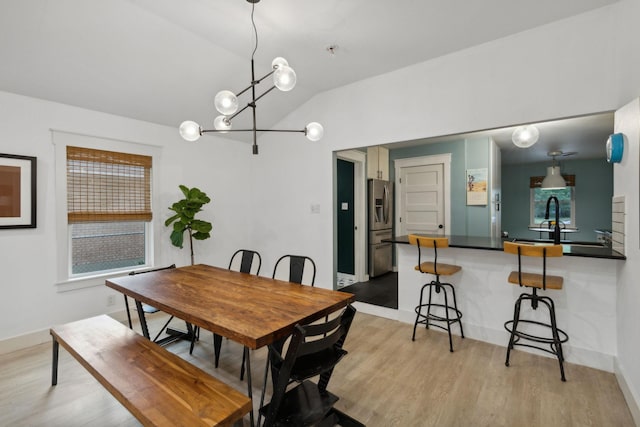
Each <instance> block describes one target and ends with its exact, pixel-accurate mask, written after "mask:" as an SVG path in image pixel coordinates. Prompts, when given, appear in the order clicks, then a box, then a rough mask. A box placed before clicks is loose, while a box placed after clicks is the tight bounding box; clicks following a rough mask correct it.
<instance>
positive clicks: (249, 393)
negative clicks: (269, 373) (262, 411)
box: [244, 347, 255, 427]
mask: <svg viewBox="0 0 640 427" xmlns="http://www.w3.org/2000/svg"><path fill="white" fill-rule="evenodd" d="M244 356H245V357H244V359H245V361H246V363H247V388H248V393H247V394H248V396H249V399H250V400H251V412H249V418H250V420H251V427H254V426H255V424H254V422H253V390H252V388H251V358H250V357H249V347H245V348H244Z"/></svg>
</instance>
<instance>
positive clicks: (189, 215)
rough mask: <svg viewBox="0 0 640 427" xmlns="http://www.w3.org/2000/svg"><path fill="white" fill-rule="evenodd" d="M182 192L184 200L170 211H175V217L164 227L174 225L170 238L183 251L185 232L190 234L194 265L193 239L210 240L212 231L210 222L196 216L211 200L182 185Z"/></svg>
mask: <svg viewBox="0 0 640 427" xmlns="http://www.w3.org/2000/svg"><path fill="white" fill-rule="evenodd" d="M180 190H181V191H182V193H183V194H184V199H182V200H179V201H177V202H176V203H174V204H173V205H171V207H170V208H169V209H170V210H172V211H174V212H175V215H173V216H172V217H171V218H169V219H167V220H166V221H165V222H164V225H165V226H167V227H169V226H170V225H171V224H173V231H172V232H171V236H170V238H171V243H172V244H173V246H176V247H179V248H180V249H182V247H183V243H184V232H185V231H188V232H189V247H190V249H191V265H193V264H194V259H193V239H196V240H205V239H208V238H209V237H211V229H212V225H211V223H210V222H208V221H203V220H200V219H196V214H197V213H198V212H200V211H202V206H204V205H206V204H207V203H209V202H210V201H211V199H210V198H209V197H208V196H207V194H206V193H204V192H202V191H200V189H198V188H196V187H193V188H187V187H186V186H184V185H180Z"/></svg>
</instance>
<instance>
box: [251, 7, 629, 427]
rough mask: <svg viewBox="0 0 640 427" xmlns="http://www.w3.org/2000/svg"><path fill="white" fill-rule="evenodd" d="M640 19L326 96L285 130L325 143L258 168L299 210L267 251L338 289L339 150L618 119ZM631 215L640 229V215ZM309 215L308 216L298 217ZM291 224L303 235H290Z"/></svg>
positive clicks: (265, 184) (512, 43)
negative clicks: (310, 131) (572, 120)
mask: <svg viewBox="0 0 640 427" xmlns="http://www.w3.org/2000/svg"><path fill="white" fill-rule="evenodd" d="M638 16H640V1H638V0H622V1H620V2H619V3H616V4H615V5H612V6H609V7H605V8H601V9H598V10H595V11H592V12H589V13H586V14H583V15H580V16H577V17H573V18H570V19H566V20H564V21H560V22H557V23H553V24H550V25H546V26H543V27H540V28H536V29H533V30H530V31H526V32H523V33H520V34H516V35H514V36H511V37H507V38H504V39H502V40H498V41H495V42H491V43H487V44H484V45H481V46H478V47H475V48H472V49H468V50H465V51H461V52H457V53H454V54H451V55H448V56H445V57H441V58H439V59H436V60H432V61H429V62H425V63H421V64H417V65H414V66H411V67H407V68H405V69H402V70H398V71H395V72H393V73H389V74H386V75H381V76H377V77H374V78H371V79H368V80H365V81H361V82H357V83H354V84H352V85H349V86H346V87H342V88H339V89H336V90H333V91H329V92H325V93H323V94H321V95H319V96H316V97H315V98H313V99H312V100H310V101H309V102H308V103H307V104H305V105H303V106H302V107H301V108H299V109H298V110H297V111H295V112H294V113H293V114H291V115H290V116H288V117H287V118H286V119H285V120H283V122H282V123H280V124H279V126H278V127H280V126H286V125H288V126H295V125H296V124H300V123H307V122H308V121H310V120H312V119H313V120H316V121H319V122H321V123H322V124H323V125H324V126H325V137H324V139H323V140H322V141H321V142H319V143H308V142H305V141H295V142H293V141H291V140H289V139H287V140H286V141H282V140H280V141H278V138H279V137H277V136H276V135H267V136H265V137H263V138H262V146H263V147H265V148H264V150H263V153H264V157H263V158H262V159H261V160H267V159H268V160H269V163H268V164H267V163H265V164H264V165H259V168H258V167H257V166H258V165H256V167H255V168H254V170H256V171H257V170H259V175H260V179H259V180H255V181H254V189H253V194H255V195H260V194H266V193H267V192H269V190H270V186H271V185H272V184H274V183H276V184H284V183H285V180H287V181H286V185H287V188H288V191H286V192H285V193H284V194H282V195H275V196H274V197H273V198H271V200H272V203H273V204H275V205H281V206H289V203H290V202H291V196H290V194H291V193H293V194H295V195H296V200H295V203H296V209H294V210H293V211H292V212H291V215H289V214H288V213H283V212H282V211H281V210H275V211H274V212H273V213H272V215H273V216H269V215H261V217H260V218H258V219H254V224H256V226H257V227H259V228H264V227H266V226H267V225H270V226H272V227H271V230H270V233H271V236H277V237H276V238H275V239H269V242H268V243H267V242H266V241H264V240H262V238H263V237H265V236H260V235H259V234H256V236H259V237H258V240H256V241H255V242H256V244H258V245H265V248H267V247H268V249H269V250H271V251H274V252H276V253H277V252H282V251H286V250H287V249H288V248H301V250H305V249H306V251H307V253H310V254H312V256H314V257H315V260H316V263H317V264H318V268H319V280H317V281H316V283H317V285H316V286H324V287H330V286H331V285H332V283H333V277H332V276H333V271H334V265H333V263H334V261H333V255H332V251H333V236H334V228H333V227H334V226H333V223H332V209H333V187H332V186H333V185H334V184H333V182H334V176H333V172H332V171H333V165H332V163H333V158H332V152H333V151H334V150H345V149H350V148H354V147H362V146H368V145H376V144H382V143H390V142H395V141H403V140H411V139H417V138H427V137H432V136H438V135H445V134H456V133H461V132H466V131H474V130H478V129H486V128H493V127H502V126H509V125H514V124H518V123H525V122H531V121H543V120H547V119H554V118H561V117H570V116H575V115H581V114H588V113H593V112H601V111H610V110H616V109H618V108H619V107H620V106H622V105H624V104H626V103H627V102H629V101H630V100H632V99H634V98H635V97H637V96H638V95H639V94H640V49H638V40H640V26H638V25H637V22H636V21H637V17H638ZM381 60H384V55H382V56H381ZM299 78H304V76H299ZM603 144H604V142H603ZM267 145H268V146H269V148H268V149H267ZM261 155H262V154H261ZM637 158H638V157H637V155H636V156H635V157H634V159H635V160H636V161H637ZM284 159H286V160H284ZM629 169H630V170H629V171H627V172H623V173H622V175H617V176H616V181H618V180H625V179H631V180H632V181H633V182H635V183H636V184H634V185H637V182H638V172H637V169H638V166H637V164H634V165H632V166H630V168H629ZM636 192H637V191H636ZM311 201H316V202H318V203H319V204H320V205H321V213H320V215H319V216H314V215H310V214H308V204H309V203H310V202H311ZM256 202H257V203H259V204H261V203H263V202H264V199H260V197H258V198H256ZM259 207H260V206H258V205H256V206H254V208H256V209H257V208H259ZM628 209H629V210H632V212H633V216H632V217H631V218H633V219H632V220H633V221H635V224H636V225H637V223H638V204H637V203H635V202H634V204H633V205H630V206H629V207H628ZM300 213H302V214H303V215H302V216H300V217H296V216H294V215H295V214H300ZM289 221H293V222H294V223H295V225H296V229H294V230H292V229H291V228H290V227H289ZM290 230H291V231H290ZM636 231H637V230H636ZM636 234H637V233H636ZM271 236H269V237H271ZM637 246H638V245H637V244H636V247H637ZM629 256H630V261H627V262H626V267H625V269H626V270H627V271H628V273H626V274H624V275H623V277H621V278H620V281H619V283H618V286H619V287H633V289H636V286H637V283H636V282H637V280H636V281H633V280H632V278H633V277H636V278H637V277H639V276H640V271H638V270H640V267H638V265H640V263H639V262H637V259H638V255H636V254H635V252H634V253H631V254H630V255H629ZM267 268H269V267H267ZM621 282H625V283H621ZM627 282H628V283H627ZM635 292H637V291H634V297H635ZM638 300H639V299H638V298H632V299H626V298H618V313H619V314H618V318H619V320H618V323H619V324H620V323H625V322H626V321H631V325H637V321H636V318H635V317H633V316H630V315H628V314H624V313H630V312H637V311H638V310H637V307H636V301H638ZM620 313H622V314H620ZM621 316H623V317H621ZM615 333H616V332H615V331H612V334H615ZM639 347H640V344H639V343H638V337H637V334H633V327H628V328H622V327H620V328H619V331H618V349H617V350H614V354H617V356H618V358H619V359H620V360H621V361H622V362H623V363H624V364H625V366H626V365H628V364H633V363H632V362H631V361H633V360H638V359H640V348H639ZM623 378H624V379H625V380H626V382H627V384H628V385H629V388H630V389H631V390H633V393H634V394H635V396H640V394H638V391H639V390H640V368H637V363H636V364H635V366H634V368H629V370H628V371H627V372H625V373H624V374H623ZM634 400H635V401H636V402H637V401H638V399H637V398H636V399H634ZM636 407H637V404H636ZM638 422H640V419H638Z"/></svg>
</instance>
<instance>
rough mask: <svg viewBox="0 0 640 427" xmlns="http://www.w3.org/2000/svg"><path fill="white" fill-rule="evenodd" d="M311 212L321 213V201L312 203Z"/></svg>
mask: <svg viewBox="0 0 640 427" xmlns="http://www.w3.org/2000/svg"><path fill="white" fill-rule="evenodd" d="M311 213H312V214H319V213H320V204H319V203H312V204H311Z"/></svg>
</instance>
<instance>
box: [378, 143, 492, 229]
mask: <svg viewBox="0 0 640 427" xmlns="http://www.w3.org/2000/svg"><path fill="white" fill-rule="evenodd" d="M447 153H451V224H450V228H449V230H450V234H452V235H462V236H466V235H469V236H487V237H488V236H489V235H490V232H491V226H490V211H489V205H488V204H487V205H486V206H467V193H466V182H467V178H466V169H468V168H488V167H489V140H488V139H486V138H484V139H476V140H470V141H467V140H464V139H460V140H456V141H450V142H443V143H437V144H425V145H422V146H417V147H407V148H397V149H392V150H389V163H390V164H389V178H390V179H391V180H394V179H395V168H394V163H393V162H394V160H397V159H406V158H411V157H422V156H434V155H438V154H447ZM489 178H490V177H489Z"/></svg>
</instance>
